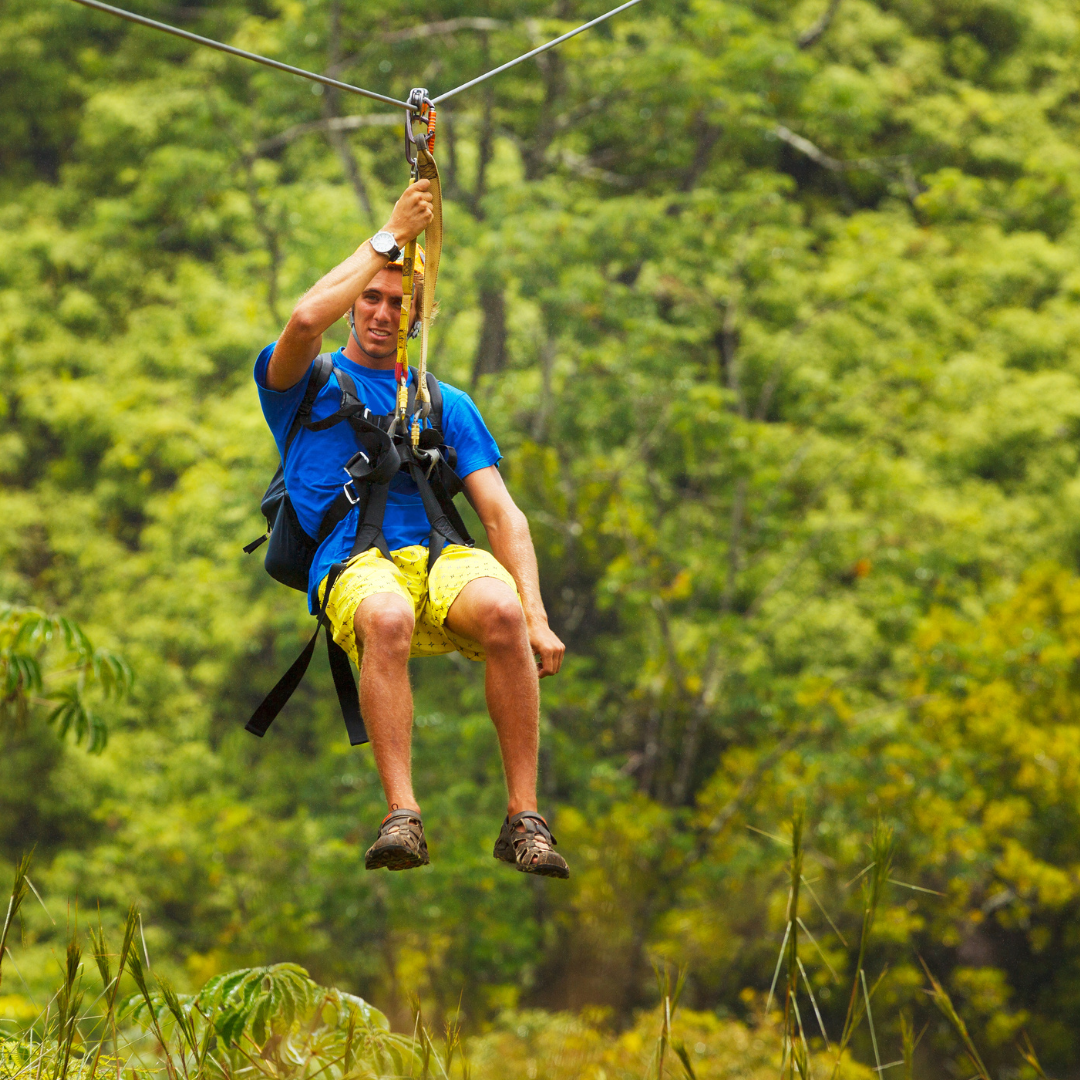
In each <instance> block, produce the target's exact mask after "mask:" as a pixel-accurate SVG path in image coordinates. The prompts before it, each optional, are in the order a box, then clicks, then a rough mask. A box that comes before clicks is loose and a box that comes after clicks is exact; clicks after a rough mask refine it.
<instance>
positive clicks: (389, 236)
mask: <svg viewBox="0 0 1080 1080" xmlns="http://www.w3.org/2000/svg"><path fill="white" fill-rule="evenodd" d="M368 243H369V244H370V245H371V246H372V247H373V248H374V249H375V251H376V252H377V253H378V254H379V255H385V256H386V257H387V258H388V259H389V260H390V261H391V262H396V261H397V260H398V259H400V258H401V248H399V247H398V243H397V240H395V239H394V234H393V233H392V232H387V231H386V230H385V229H380V230H379V231H378V232H377V233H376V234H375V235H374V236H373V237H372V238H371V239H370V240H369V241H368Z"/></svg>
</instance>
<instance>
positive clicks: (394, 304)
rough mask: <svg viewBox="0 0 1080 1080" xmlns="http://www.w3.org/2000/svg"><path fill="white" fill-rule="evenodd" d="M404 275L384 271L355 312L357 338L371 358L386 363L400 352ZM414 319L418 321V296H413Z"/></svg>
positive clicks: (378, 274)
mask: <svg viewBox="0 0 1080 1080" xmlns="http://www.w3.org/2000/svg"><path fill="white" fill-rule="evenodd" d="M401 296H402V291H401V271H400V270H390V269H386V270H380V271H379V272H378V273H377V274H376V275H375V276H374V277H373V278H372V279H371V283H370V284H369V285H368V287H367V288H366V289H365V290H364V291H363V292H362V293H361V294H360V298H359V299H358V300H357V301H356V306H355V307H354V308H353V318H354V320H355V322H356V336H357V337H358V338H359V339H360V347H361V348H362V349H363V350H364V352H366V353H367V354H368V355H369V356H374V357H376V358H378V359H380V360H385V359H387V358H388V357H391V356H393V355H394V354H395V353H396V352H397V334H398V326H399V325H400V322H401ZM412 315H413V318H414V319H415V318H416V294H415V293H414V294H413V312H412Z"/></svg>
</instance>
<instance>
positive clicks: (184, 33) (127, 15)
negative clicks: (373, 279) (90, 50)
mask: <svg viewBox="0 0 1080 1080" xmlns="http://www.w3.org/2000/svg"><path fill="white" fill-rule="evenodd" d="M74 2H75V3H76V4H82V6H83V7H88V8H93V9H94V10H95V11H104V12H106V13H107V14H109V15H115V16H117V18H120V19H126V20H127V21H128V22H133V23H137V24H138V25H139V26H149V27H150V28H151V29H152V30H163V31H164V32H165V33H166V34H172V35H173V37H178V38H183V39H184V40H185V41H194V42H195V44H196V45H205V46H207V48H210V49H217V51H218V52H223V53H228V54H229V55H230V56H239V57H240V58H241V59H243V60H254V61H255V63H256V64H263V65H264V66H266V67H270V68H276V69H277V70H278V71H284V72H287V73H288V74H289V75H299V76H300V77H301V78H302V79H310V80H311V81H312V82H317V83H322V85H323V86H332V87H334V89H336V90H345V91H347V92H348V93H350V94H359V95H360V96H361V97H366V98H371V99H372V100H373V101H381V102H382V103H383V104H384V105H396V106H397V107H398V108H399V109H407V110H408V111H409V112H415V111H416V110H415V106H413V105H411V104H410V103H409V102H407V101H399V100H398V99H397V98H392V97H387V96H386V94H378V93H376V92H375V91H374V90H365V89H364V88H363V87H361V86H353V85H352V83H346V82H339V81H338V80H337V79H331V78H329V77H328V76H326V75H319V74H317V73H316V72H314V71H305V70H304V69H303V68H298V67H293V66H292V64H283V63H282V62H281V61H280V60H271V59H270V58H269V57H268V56H260V55H259V54H258V53H253V52H248V51H247V50H246V49H238V48H236V46H235V45H226V44H225V43H224V42H222V41H215V40H214V39H213V38H207V37H202V36H201V35H199V34H193V33H191V31H189V30H181V29H180V28H179V27H178V26H170V25H169V24H168V23H163V22H158V21H157V20H156V19H148V18H147V17H146V16H145V15H136V14H135V12H133V11H125V10H124V9H123V8H118V7H113V6H112V5H111V4H103V3H101V0H74ZM640 3H641V0H627V2H626V3H625V4H620V5H619V6H618V7H617V8H612V9H611V11H609V12H607V13H606V14H605V15H600V16H599V17H597V18H595V19H592V20H591V21H589V22H587V23H582V25H581V26H579V27H578V28H577V29H576V30H569V31H567V33H565V34H560V35H559V37H557V38H553V39H552V40H551V41H549V42H547V44H545V45H541V46H539V47H538V48H536V49H531V50H530V51H529V52H527V53H525V54H524V55H522V56H519V57H518V58H517V59H516V60H510V61H508V62H507V63H505V64H500V65H499V67H497V68H493V69H492V70H491V71H489V72H487V73H486V74H485V75H478V76H477V77H476V78H475V79H470V80H469V81H468V82H466V83H462V84H461V85H460V86H456V87H454V89H453V90H447V92H446V93H445V94H440V95H439V96H438V97H437V98H434V99H432V104H433V105H438V103H439V102H440V101H446V99H447V98H452V97H454V95H455V94H460V93H461V91H462V90H468V89H469V88H470V87H473V86H477V85H479V84H480V83H482V82H487V80H488V79H492V78H494V77H495V76H496V75H499V74H501V73H502V72H504V71H509V70H510V68H512V67H517V66H518V64H523V63H525V61H526V60H531V59H532V58H533V57H534V56H539V55H540V54H541V53H542V52H547V51H548V49H554V48H555V46H556V45H561V44H562V43H563V42H564V41H568V40H569V39H570V38H572V37H576V36H577V35H578V34H580V33H582V32H584V31H585V30H588V29H589V28H590V27H593V26H596V25H598V24H599V23H602V22H604V21H605V20H606V19H610V18H611V17H612V15H618V14H619V12H620V11H625V10H626V9H627V8H632V7H634V6H635V5H636V4H640Z"/></svg>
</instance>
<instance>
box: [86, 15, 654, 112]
mask: <svg viewBox="0 0 1080 1080" xmlns="http://www.w3.org/2000/svg"><path fill="white" fill-rule="evenodd" d="M80 2H81V0H80ZM640 3H641V0H627V2H626V3H625V4H620V5H619V6H618V7H617V8H612V9H611V11H609V12H608V13H607V14H606V15H600V16H599V17H597V18H595V19H593V20H591V21H590V22H587V23H582V25H581V26H579V27H578V28H577V29H576V30H570V31H568V32H567V33H565V34H560V35H559V37H557V38H552V40H551V41H549V42H548V43H547V44H546V45H541V46H539V47H538V48H536V49H532V50H531V51H529V52H527V53H525V54H524V55H522V56H519V57H518V58H517V59H516V60H510V61H508V62H507V63H505V64H500V65H499V66H498V67H497V68H493V69H492V70H491V71H489V72H488V73H487V74H486V75H478V76H477V77H476V78H475V79H470V80H469V81H468V82H466V83H462V84H461V85H460V86H456V87H455V88H454V89H453V90H447V91H446V93H445V94H440V95H439V96H438V97H437V98H433V99H432V104H433V105H438V104H439V102H440V101H445V100H446V99H447V98H452V97H453V96H454V95H455V94H460V93H461V91H462V90H468V89H469V88H470V87H473V86H477V85H478V84H479V83H482V82H487V80H488V79H491V78H494V77H495V76H496V75H499V74H501V73H502V72H504V71H509V70H510V68H512V67H517V66H518V64H523V63H525V61H526V60H531V59H532V58H533V57H534V56H539V55H540V54H541V53H542V52H547V51H548V49H554V48H555V46H556V45H561V44H562V43H563V42H564V41H567V40H569V39H570V38H572V37H575V36H576V35H577V34H580V33H582V31H584V30H588V29H589V28H590V27H593V26H596V25H597V24H598V23H602V22H603V21H604V20H605V19H610V18H611V16H612V15H618V14H619V12H620V11H625V10H626V9H627V8H631V7H633V6H634V5H635V4H640Z"/></svg>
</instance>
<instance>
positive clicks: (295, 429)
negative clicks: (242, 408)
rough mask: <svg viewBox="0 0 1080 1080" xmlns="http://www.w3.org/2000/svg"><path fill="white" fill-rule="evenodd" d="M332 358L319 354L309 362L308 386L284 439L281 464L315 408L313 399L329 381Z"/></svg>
mask: <svg viewBox="0 0 1080 1080" xmlns="http://www.w3.org/2000/svg"><path fill="white" fill-rule="evenodd" d="M332 356H333V354H332V353H320V354H319V355H318V356H316V357H315V359H314V360H313V361H312V362H311V374H310V375H309V376H308V384H307V388H306V389H305V390H304V397H303V399H302V400H301V402H300V405H299V406H298V408H297V410H296V416H294V417H293V422H292V427H290V428H289V434H288V435H287V436H286V438H285V453H284V454H283V455H282V461H283V462H284V458H285V456H286V455H287V454H288V453H289V447H290V446H292V444H293V439H295V438H296V436H297V435H298V434H299V432H300V428H301V427H303V426H304V424H306V423H307V421H308V419H309V418H310V417H311V410H312V409H313V408H314V407H315V399H316V398H317V397H318V396H319V391H320V390H321V389H322V388H323V387H324V386H325V385H326V384H327V383H328V382H329V381H330V376H331V375H332V374H333V372H334V361H333V359H332Z"/></svg>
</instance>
